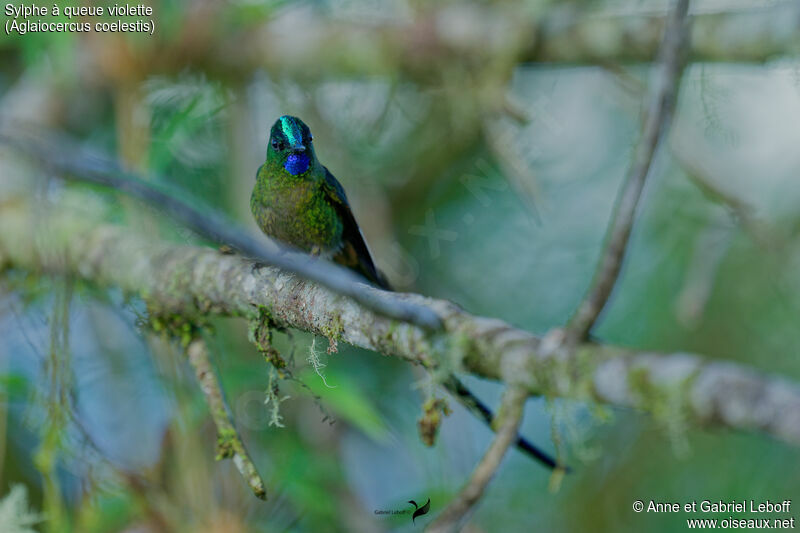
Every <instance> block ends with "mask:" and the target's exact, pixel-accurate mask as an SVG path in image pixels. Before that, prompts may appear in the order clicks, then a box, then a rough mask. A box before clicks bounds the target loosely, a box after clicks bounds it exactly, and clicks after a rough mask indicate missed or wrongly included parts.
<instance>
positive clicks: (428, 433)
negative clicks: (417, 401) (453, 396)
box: [417, 396, 452, 446]
mask: <svg viewBox="0 0 800 533" xmlns="http://www.w3.org/2000/svg"><path fill="white" fill-rule="evenodd" d="M451 412H452V411H451V410H450V406H449V405H448V404H447V401H446V400H444V399H442V398H436V397H434V396H431V397H430V398H428V399H427V400H426V401H425V403H424V404H423V405H422V417H421V418H420V419H419V420H418V421H417V428H418V429H419V437H420V440H422V442H423V443H424V444H425V445H426V446H433V445H434V444H436V437H437V435H438V434H439V428H440V427H441V425H442V418H443V417H445V416H450V413H451Z"/></svg>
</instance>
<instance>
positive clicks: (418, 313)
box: [0, 124, 441, 329]
mask: <svg viewBox="0 0 800 533" xmlns="http://www.w3.org/2000/svg"><path fill="white" fill-rule="evenodd" d="M0 144H6V145H8V146H11V147H13V148H16V149H17V150H20V151H21V152H22V153H24V154H26V155H28V156H30V157H32V158H34V159H36V160H38V161H40V162H41V163H42V164H43V165H45V166H46V167H47V168H48V169H49V170H51V171H53V172H55V173H57V174H59V175H63V176H65V177H66V178H70V177H72V178H76V177H77V179H78V181H82V182H89V183H95V184H99V185H104V186H109V187H112V188H114V189H117V190H120V191H122V192H125V193H126V194H129V195H131V196H133V197H135V198H138V199H139V200H142V201H144V202H145V203H148V204H153V205H158V206H160V207H162V208H163V209H164V211H165V212H166V213H168V214H169V215H170V216H171V217H172V218H174V219H175V220H177V221H179V222H181V223H182V224H184V225H185V226H187V227H189V228H191V229H193V230H195V231H197V232H198V233H199V234H200V235H202V236H204V237H207V238H209V239H211V240H212V241H213V242H215V243H216V244H218V245H225V246H231V247H233V248H235V249H236V250H238V251H240V252H241V253H243V254H245V255H247V256H249V257H251V258H253V259H257V260H259V261H263V262H265V263H267V264H270V265H272V266H277V267H280V268H282V269H284V270H288V271H290V272H294V273H296V274H298V275H300V276H302V277H304V278H305V279H310V280H313V281H315V282H317V283H320V284H321V285H324V286H325V287H328V288H330V289H331V290H333V291H335V292H337V293H339V294H343V295H346V296H349V297H351V298H353V299H354V300H356V301H358V302H360V303H362V304H363V305H365V306H367V307H369V308H371V309H374V310H375V311H378V312H379V313H382V314H384V315H386V316H389V317H392V318H396V319H399V320H404V321H408V322H412V323H414V324H417V325H419V326H423V327H427V328H433V329H435V328H438V327H440V326H441V323H440V322H439V319H438V317H436V315H434V314H433V313H431V312H430V310H428V309H425V308H422V307H418V306H416V305H415V304H414V303H411V302H402V301H398V300H394V299H391V298H387V297H385V296H383V295H384V294H386V293H385V291H381V290H378V289H374V288H371V287H369V286H368V285H367V284H366V280H364V279H363V278H361V277H360V276H358V275H356V274H354V273H353V272H351V271H349V270H347V269H345V268H343V267H340V266H338V265H335V264H333V263H331V262H329V261H324V260H318V259H315V258H312V257H311V256H309V255H307V254H303V253H300V252H298V251H296V250H295V249H292V248H290V247H288V246H285V245H279V244H278V243H275V244H274V246H273V247H268V246H267V245H266V244H265V241H266V239H265V238H263V237H257V236H254V235H253V234H252V233H251V232H249V231H247V230H245V229H243V228H238V227H237V226H236V225H235V224H233V222H231V221H230V220H227V219H226V218H225V217H224V216H223V215H222V214H221V213H219V212H218V211H216V210H215V209H214V208H212V207H209V206H203V207H202V208H197V207H194V206H192V205H191V204H190V203H189V202H187V201H185V200H183V199H182V198H185V196H186V194H185V193H184V192H182V191H173V192H171V193H170V191H169V189H167V187H166V185H164V184H163V183H164V182H163V181H162V180H159V181H160V182H161V183H162V185H160V186H159V187H156V186H154V185H153V184H150V183H147V182H145V181H143V180H141V179H139V178H138V177H137V176H136V175H134V174H131V173H129V172H126V171H125V169H123V168H121V167H120V166H119V165H118V164H117V163H116V162H115V161H113V160H110V159H107V158H105V157H103V156H102V155H99V154H96V153H93V152H89V151H87V150H86V149H82V148H81V147H80V146H78V145H76V144H74V143H70V142H69V141H68V140H67V139H59V140H55V139H53V138H47V137H46V136H45V135H44V134H43V133H42V132H32V131H27V130H26V128H24V127H23V126H21V125H19V124H10V125H5V124H4V125H3V127H2V128H0Z"/></svg>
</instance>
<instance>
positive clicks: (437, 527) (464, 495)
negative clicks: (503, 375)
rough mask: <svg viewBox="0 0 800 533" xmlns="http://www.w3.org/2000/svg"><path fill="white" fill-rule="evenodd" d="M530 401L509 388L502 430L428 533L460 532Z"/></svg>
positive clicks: (520, 391) (500, 417)
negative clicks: (526, 403) (526, 402)
mask: <svg viewBox="0 0 800 533" xmlns="http://www.w3.org/2000/svg"><path fill="white" fill-rule="evenodd" d="M527 397H528V395H527V394H526V392H525V390H524V389H522V388H521V387H517V386H513V385H511V386H509V388H508V389H506V392H505V394H504V395H503V401H502V404H501V406H500V411H499V412H498V415H497V419H496V420H495V423H497V422H498V421H499V422H500V423H499V427H498V429H497V435H496V436H495V438H494V440H493V441H492V444H491V445H490V446H489V449H488V450H486V454H484V456H483V458H481V460H480V462H479V463H478V466H476V467H475V470H474V471H473V472H472V476H470V478H469V481H468V482H467V484H466V485H465V486H464V488H462V489H461V491H460V492H459V493H458V495H457V496H456V497H455V498H454V499H453V501H451V502H450V504H449V505H448V506H447V507H446V508H445V509H444V510H443V511H442V512H441V514H439V516H438V517H437V518H436V520H434V521H433V523H431V525H430V526H429V527H428V529H427V531H428V532H429V533H445V532H451V531H458V530H459V527H460V525H461V523H462V521H463V520H464V517H465V516H466V515H467V514H468V513H469V512H470V511H471V510H472V508H473V507H474V506H475V504H476V503H478V500H480V498H481V496H482V495H483V492H484V491H485V490H486V486H487V485H489V482H490V481H491V480H492V478H493V477H494V475H495V474H496V473H497V469H498V468H499V467H500V462H501V461H502V460H503V457H505V455H506V452H507V451H508V448H509V447H510V446H511V445H512V444H513V443H514V441H515V440H516V436H517V430H518V429H519V425H520V422H521V421H522V413H523V407H524V406H525V400H526V398H527Z"/></svg>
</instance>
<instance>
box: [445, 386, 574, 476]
mask: <svg viewBox="0 0 800 533" xmlns="http://www.w3.org/2000/svg"><path fill="white" fill-rule="evenodd" d="M442 385H443V386H444V388H445V389H447V390H448V391H450V393H451V394H453V395H454V396H455V397H456V399H457V400H458V401H459V402H461V404H462V405H463V406H464V407H466V408H467V409H469V411H470V412H471V413H473V414H474V415H475V416H477V417H478V418H480V419H481V420H483V421H484V423H485V424H486V425H487V426H489V427H491V426H492V420H494V413H492V410H491V409H489V407H487V406H486V404H484V403H483V402H481V401H480V400H479V399H478V398H477V397H476V396H475V395H474V394H472V392H471V391H470V390H469V389H468V388H467V387H466V385H464V384H463V383H462V382H461V381H460V380H459V379H458V378H457V377H455V376H454V375H452V374H451V375H450V377H448V378H447V379H446V380H445V381H444V383H442ZM515 445H516V447H517V448H519V449H520V450H521V451H523V452H525V454H527V455H528V456H529V457H532V458H533V459H536V460H537V461H539V462H540V463H542V464H543V465H545V466H547V467H548V468H550V469H554V468H556V467H559V466H560V467H561V468H563V469H564V470H565V471H566V472H569V468H568V467H566V466H561V465H559V464H558V463H557V462H556V460H555V459H553V458H552V457H550V455H548V454H547V453H545V452H543V451H542V450H541V449H539V448H538V447H537V446H536V445H535V444H533V443H531V442H530V441H529V440H527V439H526V438H525V437H523V436H521V435H517V441H516V443H515Z"/></svg>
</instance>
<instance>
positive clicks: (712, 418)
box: [0, 198, 800, 445]
mask: <svg viewBox="0 0 800 533" xmlns="http://www.w3.org/2000/svg"><path fill="white" fill-rule="evenodd" d="M0 258H2V259H0V262H4V263H5V264H6V265H7V266H13V267H18V268H24V269H28V270H33V271H39V272H46V273H48V272H50V273H65V274H70V275H74V276H77V277H80V278H82V279H85V280H88V281H91V282H93V283H96V284H98V285H101V286H116V287H119V288H121V289H122V290H123V291H125V292H126V293H128V294H133V295H138V296H140V297H142V298H144V299H145V300H146V301H147V302H148V303H149V304H150V306H151V307H152V308H157V309H158V310H159V311H160V312H164V313H177V314H181V315H183V316H187V317H191V316H197V315H204V314H212V313H213V314H223V315H228V316H241V317H244V318H247V319H250V320H257V319H259V317H261V318H262V319H263V316H264V315H266V316H268V317H269V318H270V319H271V320H273V321H275V322H277V323H278V324H280V325H283V326H286V327H292V328H297V329H301V330H305V331H310V332H313V333H315V334H318V335H324V336H327V337H335V338H337V340H341V341H344V342H347V343H350V344H353V345H355V346H359V347H362V348H366V349H369V350H373V351H376V352H379V353H381V354H384V355H390V356H395V357H400V358H402V359H404V360H407V361H410V362H412V363H416V364H423V365H425V366H428V367H436V366H437V365H438V364H439V362H440V360H443V359H440V357H441V356H442V355H441V354H442V353H443V352H444V351H446V350H447V349H448V346H449V347H450V348H451V351H452V350H455V349H458V350H459V351H460V354H461V356H462V366H463V368H464V370H465V371H468V372H471V373H473V374H475V375H478V376H483V377H486V378H489V379H495V380H500V381H504V382H505V383H506V384H509V385H519V386H520V387H523V388H524V389H525V390H527V391H528V392H530V393H542V394H546V395H548V396H551V397H568V398H575V399H580V400H585V401H596V402H600V403H606V404H610V405H616V406H622V407H631V408H636V409H641V410H643V411H648V412H651V413H655V414H656V415H657V416H660V415H659V414H660V413H661V414H663V413H665V412H667V413H670V414H671V415H675V416H680V417H681V419H682V420H685V422H686V423H687V424H695V425H708V426H717V427H727V428H736V429H743V430H754V431H760V432H763V433H766V434H769V435H772V436H774V437H776V438H779V439H783V440H785V441H787V442H790V443H792V444H795V445H800V386H798V385H797V384H796V383H795V382H791V381H788V380H786V379H782V378H778V377H769V376H765V375H763V374H761V373H759V372H756V371H755V370H753V369H751V368H748V367H746V366H744V365H739V364H734V363H728V362H721V361H712V360H708V359H704V358H702V357H700V356H697V355H691V354H685V353H672V354H664V353H654V352H638V351H635V350H628V349H625V348H621V347H616V346H607V345H598V344H594V343H581V344H579V345H578V346H577V347H575V348H574V349H572V347H570V348H569V349H568V348H567V346H566V344H565V343H564V342H563V335H561V334H559V332H555V333H554V334H551V335H548V336H546V337H545V338H543V339H542V338H538V337H536V336H534V335H532V334H530V333H528V332H525V331H522V330H519V329H515V328H513V327H511V326H510V325H508V324H506V323H505V322H502V321H500V320H496V319H492V318H484V317H478V316H474V315H471V314H469V313H466V312H464V311H463V310H461V309H460V308H458V307H457V306H455V305H454V304H452V303H449V302H446V301H442V300H435V299H431V298H425V297H422V296H419V295H414V294H397V295H391V296H390V297H391V298H397V299H399V300H402V301H408V302H414V303H416V304H417V305H422V306H425V307H427V308H428V309H430V310H431V311H432V312H434V313H436V314H437V315H438V316H439V318H440V319H441V320H442V322H443V324H444V327H443V330H442V331H432V330H427V329H425V328H420V327H418V326H414V325H412V324H409V323H403V322H400V321H397V320H393V319H389V318H386V317H384V316H381V315H379V314H377V313H375V312H373V311H371V310H369V309H367V308H365V307H363V306H362V305H360V304H358V303H357V302H355V301H353V300H352V299H350V298H346V297H343V296H340V295H337V294H335V293H333V292H331V291H329V290H327V289H325V288H324V287H321V286H319V285H317V284H315V283H311V282H306V281H304V280H301V279H298V278H297V277H295V276H294V275H292V274H290V273H288V272H285V271H281V270H280V269H277V268H272V267H265V268H261V269H257V268H254V266H255V265H254V263H253V262H252V261H250V260H247V259H245V258H243V257H239V256H235V255H224V254H222V253H220V252H218V251H216V250H212V249H209V248H201V247H194V246H186V245H178V244H175V243H174V242H166V241H161V240H158V239H157V238H154V237H153V236H148V237H147V238H145V237H143V236H139V235H136V234H134V233H133V232H132V230H131V229H130V228H124V227H119V226H113V225H108V224H105V223H104V221H103V218H102V216H101V214H99V213H96V212H93V211H91V210H89V209H88V208H86V209H84V210H82V211H79V212H75V211H74V210H71V209H69V208H66V207H59V206H55V207H52V208H50V209H49V210H46V211H45V210H43V209H36V208H35V206H34V205H32V204H31V203H30V201H28V200H26V199H24V198H22V199H20V198H18V199H16V200H15V201H6V202H4V203H2V204H0ZM450 356H452V355H450Z"/></svg>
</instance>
